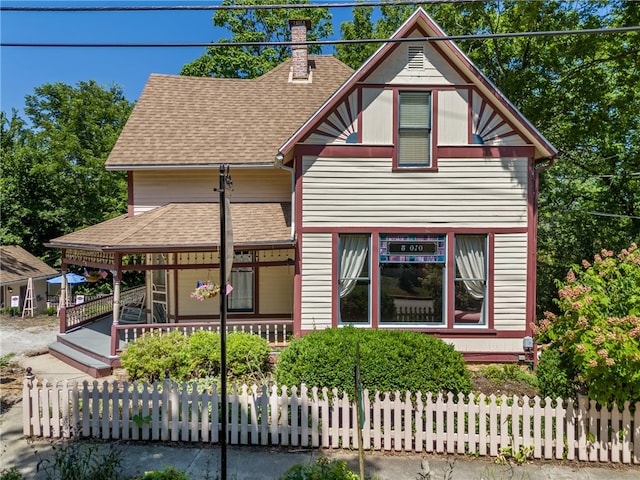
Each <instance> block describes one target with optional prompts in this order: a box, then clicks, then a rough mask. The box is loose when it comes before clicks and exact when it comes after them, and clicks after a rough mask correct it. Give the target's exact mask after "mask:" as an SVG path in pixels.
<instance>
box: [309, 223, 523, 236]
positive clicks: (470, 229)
mask: <svg viewBox="0 0 640 480" xmlns="http://www.w3.org/2000/svg"><path fill="white" fill-rule="evenodd" d="M300 231H301V232H303V233H370V234H372V235H374V234H381V233H407V234H408V233H440V234H447V233H450V232H451V233H479V234H481V233H527V232H528V229H527V227H491V226H487V227H486V228H485V227H459V228H458V227H444V226H443V227H394V226H388V227H386V226H384V227H381V226H379V225H375V226H368V227H339V226H338V227H303V228H300Z"/></svg>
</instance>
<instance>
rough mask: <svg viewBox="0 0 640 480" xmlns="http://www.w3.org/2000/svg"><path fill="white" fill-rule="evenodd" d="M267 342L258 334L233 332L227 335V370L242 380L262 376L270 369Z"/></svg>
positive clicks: (235, 377)
mask: <svg viewBox="0 0 640 480" xmlns="http://www.w3.org/2000/svg"><path fill="white" fill-rule="evenodd" d="M269 352H270V348H269V343H268V342H267V341H266V340H265V339H264V338H261V337H259V336H258V335H253V334H251V333H244V332H233V333H230V334H229V335H228V336H227V372H228V373H229V375H230V376H231V377H233V378H234V379H238V380H243V379H245V378H248V377H252V376H256V375H259V376H260V378H264V376H265V375H267V374H268V373H269V372H270V371H271V363H270V362H269Z"/></svg>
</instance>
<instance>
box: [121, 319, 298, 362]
mask: <svg viewBox="0 0 640 480" xmlns="http://www.w3.org/2000/svg"><path fill="white" fill-rule="evenodd" d="M111 328H112V330H111V338H112V340H113V339H119V341H120V342H119V343H120V346H121V348H118V345H117V342H113V341H112V344H111V355H112V356H116V355H119V354H120V352H121V351H122V348H123V345H122V344H123V343H124V346H126V345H127V344H128V343H130V342H134V341H135V340H136V339H138V338H139V337H141V336H142V335H144V334H145V333H149V332H154V333H156V334H158V335H163V334H166V333H169V332H172V331H175V330H177V331H179V332H182V334H183V335H191V334H192V333H194V332H196V331H200V330H204V331H209V332H219V331H220V322H208V323H201V322H200V323H150V324H137V325H122V324H119V325H113V326H112V327H111ZM227 332H245V333H251V334H254V335H259V336H260V337H262V338H264V339H266V340H267V342H269V345H270V346H271V347H272V348H273V349H274V350H278V349H281V348H283V347H285V346H287V344H288V343H289V339H290V338H292V337H293V320H292V319H283V320H262V319H261V320H231V321H228V322H227Z"/></svg>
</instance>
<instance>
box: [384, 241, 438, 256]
mask: <svg viewBox="0 0 640 480" xmlns="http://www.w3.org/2000/svg"><path fill="white" fill-rule="evenodd" d="M387 249H388V251H389V253H400V254H404V255H416V254H417V255H433V254H434V253H436V244H435V242H389V243H388V244H387Z"/></svg>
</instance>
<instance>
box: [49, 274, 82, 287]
mask: <svg viewBox="0 0 640 480" xmlns="http://www.w3.org/2000/svg"><path fill="white" fill-rule="evenodd" d="M66 276H67V283H68V284H69V285H75V284H77V283H84V282H86V281H87V279H86V278H84V277H83V276H82V275H78V274H77V273H72V272H69V273H67V275H66ZM47 283H52V284H61V283H62V275H60V276H58V277H53V278H50V279H49V280H47Z"/></svg>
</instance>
